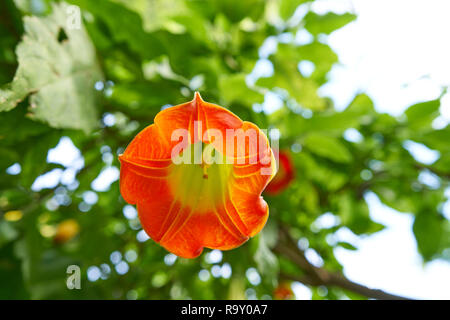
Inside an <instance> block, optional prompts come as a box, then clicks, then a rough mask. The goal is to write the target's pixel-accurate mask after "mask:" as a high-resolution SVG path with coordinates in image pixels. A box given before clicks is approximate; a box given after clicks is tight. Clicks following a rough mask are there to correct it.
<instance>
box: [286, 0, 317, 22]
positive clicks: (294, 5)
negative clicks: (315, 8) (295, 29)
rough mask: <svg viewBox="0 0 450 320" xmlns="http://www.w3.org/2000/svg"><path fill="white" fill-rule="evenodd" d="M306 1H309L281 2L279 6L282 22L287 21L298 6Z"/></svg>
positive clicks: (291, 0) (288, 0)
mask: <svg viewBox="0 0 450 320" xmlns="http://www.w3.org/2000/svg"><path fill="white" fill-rule="evenodd" d="M308 1H310V0H281V2H280V5H279V13H280V17H281V18H282V19H283V20H287V19H289V18H290V17H291V16H292V15H293V14H294V12H295V10H296V9H297V7H298V6H299V5H301V4H302V3H305V2H308Z"/></svg>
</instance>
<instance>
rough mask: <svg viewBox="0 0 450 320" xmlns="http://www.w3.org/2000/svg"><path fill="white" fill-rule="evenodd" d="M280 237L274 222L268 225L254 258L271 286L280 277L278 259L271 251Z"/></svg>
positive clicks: (260, 237) (260, 238)
mask: <svg viewBox="0 0 450 320" xmlns="http://www.w3.org/2000/svg"><path fill="white" fill-rule="evenodd" d="M277 236H278V229H277V225H276V224H275V223H274V222H270V223H268V224H267V225H266V226H265V228H264V230H263V231H262V232H261V234H260V235H259V243H258V248H257V250H256V252H255V255H254V258H255V262H256V265H257V267H258V270H259V272H260V273H261V275H262V276H263V278H264V279H265V280H266V282H269V284H272V285H274V284H275V283H271V282H273V281H274V280H275V279H276V278H277V275H278V271H279V265H278V258H277V256H275V254H274V253H273V252H272V251H271V250H270V248H271V247H273V246H274V245H275V244H276V241H277Z"/></svg>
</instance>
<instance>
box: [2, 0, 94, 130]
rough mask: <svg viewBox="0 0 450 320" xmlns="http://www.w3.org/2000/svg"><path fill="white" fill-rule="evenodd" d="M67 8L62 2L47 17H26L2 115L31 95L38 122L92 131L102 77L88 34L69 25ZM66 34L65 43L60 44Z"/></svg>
mask: <svg viewBox="0 0 450 320" xmlns="http://www.w3.org/2000/svg"><path fill="white" fill-rule="evenodd" d="M66 8H67V5H66V4H64V3H62V4H60V5H54V6H53V12H52V14H51V15H49V16H47V17H43V18H37V17H34V16H31V17H25V18H24V25H25V35H24V37H23V40H22V41H21V42H20V44H19V45H18V46H17V49H16V54H17V57H18V62H19V67H18V69H17V72H16V75H15V76H14V79H13V81H12V83H10V84H9V85H8V86H7V87H6V88H3V89H1V90H0V111H8V110H11V109H13V108H14V107H15V106H16V105H17V104H18V103H19V102H20V101H22V100H23V99H25V98H26V97H27V96H28V95H29V96H30V106H31V112H32V115H33V117H34V118H36V119H39V120H42V121H44V122H47V123H48V124H49V125H50V126H52V127H56V128H73V129H83V130H84V131H86V132H88V131H91V130H92V129H94V128H95V127H96V125H97V113H98V112H97V108H98V106H97V100H96V92H95V90H94V84H95V82H96V81H98V80H100V79H101V78H102V76H101V72H100V70H99V67H98V64H97V61H96V56H95V49H94V47H93V45H92V43H91V41H90V39H89V37H88V36H87V34H86V32H85V30H84V29H83V28H81V29H69V28H68V27H67V23H66V22H67V14H66ZM62 33H64V34H65V35H66V37H67V39H66V40H62V41H60V40H59V39H58V38H59V37H60V35H61V34H62Z"/></svg>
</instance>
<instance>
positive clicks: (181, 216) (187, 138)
mask: <svg viewBox="0 0 450 320" xmlns="http://www.w3.org/2000/svg"><path fill="white" fill-rule="evenodd" d="M199 150H200V151H199ZM119 159H120V162H121V170H120V191H121V194H122V196H123V198H124V199H125V201H126V202H128V203H129V204H136V205H137V210H138V213H139V219H140V221H141V224H142V226H143V228H144V230H145V231H146V232H147V234H148V235H149V236H150V238H151V239H153V240H154V241H156V242H158V243H159V244H160V245H161V246H163V247H164V248H166V249H167V250H168V251H170V252H172V253H174V254H176V255H178V256H180V257H183V258H195V257H197V256H199V255H200V254H201V252H202V251H203V248H204V247H207V248H212V249H219V250H229V249H233V248H235V247H237V246H239V245H241V244H242V243H244V242H245V241H247V240H248V239H249V237H253V236H254V235H256V234H257V233H258V232H259V231H261V229H262V228H263V226H264V224H265V223H266V221H267V218H268V214H269V212H268V210H269V209H268V206H267V203H266V202H265V201H264V199H263V198H262V197H261V193H262V191H263V190H264V188H265V187H266V185H267V184H268V183H269V182H270V180H271V179H272V177H273V176H274V174H275V171H276V166H275V161H274V157H273V153H272V150H271V149H270V147H269V142H268V140H267V138H266V136H265V135H264V134H263V133H262V131H261V130H259V128H258V127H257V126H256V125H254V124H253V123H250V122H246V121H242V120H241V119H239V118H238V117H237V116H236V115H234V114H233V113H231V112H230V111H228V110H227V109H225V108H222V107H220V106H218V105H215V104H211V103H208V102H205V101H203V100H202V98H201V97H200V94H199V93H195V97H194V99H193V100H192V101H190V102H187V103H184V104H180V105H177V106H173V107H170V108H167V109H165V110H163V111H161V112H159V113H158V114H157V115H156V117H155V120H154V124H152V125H150V126H148V127H147V128H145V129H144V130H142V131H141V132H140V133H139V134H138V135H137V136H136V137H135V138H134V139H133V140H132V141H131V143H130V144H129V145H128V147H127V149H126V150H125V152H124V154H123V155H120V156H119Z"/></svg>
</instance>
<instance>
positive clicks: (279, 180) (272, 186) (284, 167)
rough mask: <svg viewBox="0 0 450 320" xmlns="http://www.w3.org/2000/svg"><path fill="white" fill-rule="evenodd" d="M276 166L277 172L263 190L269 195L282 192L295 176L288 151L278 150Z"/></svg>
mask: <svg viewBox="0 0 450 320" xmlns="http://www.w3.org/2000/svg"><path fill="white" fill-rule="evenodd" d="M278 167H279V168H278V172H277V174H276V175H275V177H274V178H273V179H272V181H270V183H269V185H268V186H267V187H266V189H265V191H264V193H266V194H268V195H271V196H275V195H277V194H279V193H281V192H283V191H284V190H285V189H286V188H287V187H288V186H289V185H290V184H291V182H292V180H294V178H295V172H294V165H293V163H292V159H291V156H290V155H289V152H288V151H283V150H280V151H279V154H278Z"/></svg>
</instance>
